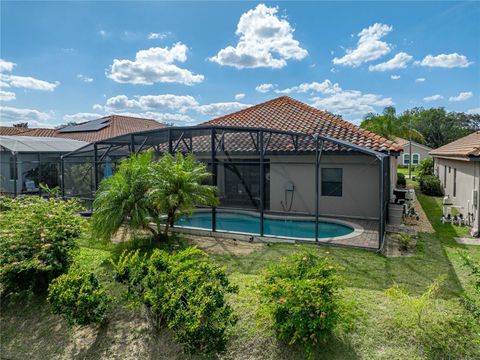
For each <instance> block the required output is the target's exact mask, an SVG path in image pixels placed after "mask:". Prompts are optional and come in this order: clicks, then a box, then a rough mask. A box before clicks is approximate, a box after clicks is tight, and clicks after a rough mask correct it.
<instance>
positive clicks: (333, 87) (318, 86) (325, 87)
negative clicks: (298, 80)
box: [275, 79, 342, 94]
mask: <svg viewBox="0 0 480 360" xmlns="http://www.w3.org/2000/svg"><path fill="white" fill-rule="evenodd" d="M309 91H315V92H320V93H322V94H335V93H337V92H339V91H342V88H341V87H340V86H339V85H338V84H337V83H335V84H334V83H332V82H331V81H330V80H328V79H327V80H324V81H323V82H321V83H319V82H316V81H314V82H311V83H303V84H300V85H297V86H293V87H291V88H287V89H283V90H275V92H276V93H277V94H290V93H306V92H309Z"/></svg>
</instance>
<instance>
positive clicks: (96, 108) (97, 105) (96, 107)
mask: <svg viewBox="0 0 480 360" xmlns="http://www.w3.org/2000/svg"><path fill="white" fill-rule="evenodd" d="M92 109H93V110H98V111H103V106H102V105H100V104H95V105H93V106H92Z"/></svg>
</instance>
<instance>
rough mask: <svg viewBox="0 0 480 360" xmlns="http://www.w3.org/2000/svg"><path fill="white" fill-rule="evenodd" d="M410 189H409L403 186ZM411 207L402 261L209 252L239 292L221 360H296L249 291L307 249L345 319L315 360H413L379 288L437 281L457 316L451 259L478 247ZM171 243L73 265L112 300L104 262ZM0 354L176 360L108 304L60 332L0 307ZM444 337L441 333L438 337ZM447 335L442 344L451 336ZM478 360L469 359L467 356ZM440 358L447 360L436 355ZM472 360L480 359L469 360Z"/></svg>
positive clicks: (297, 353)
mask: <svg viewBox="0 0 480 360" xmlns="http://www.w3.org/2000/svg"><path fill="white" fill-rule="evenodd" d="M412 185H415V183H413V182H412ZM418 200H419V202H420V203H421V204H422V206H423V208H424V210H425V212H426V213H427V215H428V217H429V219H430V221H431V223H432V226H433V227H434V230H435V233H433V234H426V233H421V234H419V239H418V242H417V246H418V247H417V251H416V253H415V255H414V256H412V257H400V258H386V257H384V256H382V255H380V254H376V253H373V252H368V251H362V250H353V249H344V248H335V247H327V246H315V245H288V244H273V245H270V246H264V247H261V248H260V249H258V250H256V251H254V252H253V253H251V254H249V255H242V256H239V255H233V254H210V256H211V257H212V258H213V259H214V260H215V261H217V262H218V263H220V264H221V265H223V266H225V268H226V270H227V272H228V274H229V277H230V279H231V281H232V282H233V283H235V284H237V285H238V286H239V293H238V294H233V295H231V296H230V297H229V299H228V300H229V302H230V303H231V304H232V306H233V307H234V308H235V310H236V312H237V314H238V315H239V321H238V323H237V325H236V326H235V327H234V329H233V330H232V336H231V341H230V343H229V346H228V349H227V352H226V353H225V354H223V355H222V356H221V358H225V359H303V358H304V356H305V354H304V352H303V350H302V349H301V348H298V347H294V346H293V347H292V346H287V345H285V344H281V343H278V342H277V341H276V339H275V336H274V334H272V333H271V331H270V330H269V328H268V322H266V321H265V319H263V318H259V316H258V312H259V304H260V301H259V299H258V297H257V293H256V291H255V286H256V283H258V282H259V281H260V279H261V273H262V271H263V270H264V269H265V268H266V267H267V266H268V265H269V264H271V263H273V262H276V261H278V260H279V259H280V258H282V257H284V256H287V255H290V254H292V253H294V252H300V251H312V252H315V253H319V254H322V255H324V256H328V257H330V258H332V259H333V260H334V261H335V262H337V263H338V264H339V265H340V266H341V267H342V268H343V270H342V277H343V278H344V283H345V286H344V289H343V290H342V295H343V298H344V299H345V300H344V301H345V303H346V304H348V309H349V310H348V311H349V312H348V313H349V314H354V315H355V316H353V317H352V318H353V319H354V320H352V321H350V322H348V323H342V324H341V325H340V326H339V327H338V329H337V330H336V331H335V334H334V335H333V336H332V338H331V339H330V340H329V341H328V342H327V343H326V344H324V345H323V346H322V347H321V348H320V349H319V350H318V352H317V354H316V357H317V358H319V359H320V358H321V359H422V358H426V357H427V356H426V354H425V353H424V349H423V348H422V347H421V346H420V345H419V342H418V341H419V340H418V339H417V338H416V337H415V336H414V335H412V334H414V333H413V332H404V333H402V332H399V330H398V328H397V327H396V325H395V324H396V321H397V320H398V316H399V315H398V311H399V310H398V306H397V304H396V303H395V302H394V301H393V300H392V299H391V298H389V297H388V296H387V295H386V293H385V290H386V289H388V288H389V287H391V286H392V285H394V284H401V285H402V286H404V287H406V288H407V289H408V291H409V292H410V293H411V294H414V295H419V294H421V293H423V292H424V291H425V289H426V288H427V287H428V285H430V284H431V282H432V281H433V280H434V279H436V278H437V277H438V276H440V275H445V276H446V281H445V283H444V285H443V287H442V291H441V293H440V299H439V300H438V303H437V306H439V307H440V308H442V309H444V311H445V314H450V313H455V311H457V310H458V308H459V302H458V297H459V296H460V295H461V294H462V293H463V291H464V289H468V287H469V286H470V285H469V278H468V274H467V271H466V269H465V268H464V267H463V266H462V265H461V259H460V257H459V251H467V252H468V253H469V254H470V255H471V256H472V257H473V258H475V259H477V260H479V261H480V247H474V246H464V245H459V244H457V243H456V242H455V241H454V240H453V237H455V236H465V235H467V230H466V228H460V227H456V226H453V225H452V224H441V222H440V217H441V211H442V210H441V198H434V197H428V196H424V195H421V194H419V195H418ZM152 245H153V246H159V247H162V248H165V249H172V248H173V247H174V245H180V246H189V244H188V242H187V241H185V240H183V239H174V240H173V241H172V242H171V243H167V244H150V243H148V241H147V242H146V241H145V240H135V241H134V242H132V243H129V244H121V245H113V244H110V243H108V244H105V243H98V242H96V241H93V240H91V239H84V240H82V243H81V249H80V251H79V253H78V255H77V257H76V262H77V263H78V264H79V265H80V266H83V267H86V268H89V269H92V270H93V271H96V272H97V273H98V274H99V275H101V278H102V281H105V282H109V284H110V286H109V288H111V290H112V291H114V292H119V291H120V290H119V289H118V287H115V285H114V283H113V282H112V281H111V273H110V265H109V262H108V259H109V258H115V257H116V256H118V254H119V253H120V252H121V251H122V250H123V249H125V248H127V249H128V248H131V247H143V248H144V249H150V248H151V246H152ZM1 315H2V318H1V321H2V328H1V330H0V331H1V338H2V356H3V357H5V358H8V359H24V358H30V359H46V358H48V359H63V358H73V357H75V358H85V359H98V358H102V359H116V358H122V359H138V358H155V359H157V358H169V359H186V358H188V357H185V356H184V355H182V353H181V349H180V348H179V347H178V345H175V344H174V341H173V340H172V337H171V334H169V333H168V332H162V333H161V334H157V335H155V336H153V334H152V333H151V332H150V330H149V328H148V326H147V324H146V322H145V320H144V317H143V316H142V315H141V314H140V313H139V312H138V311H134V310H132V309H130V308H128V307H126V305H125V304H124V303H123V302H121V301H120V302H118V303H116V304H115V305H114V308H113V309H112V310H111V313H110V316H109V319H110V320H109V322H108V323H107V324H105V325H103V326H101V327H87V328H68V327H67V326H66V324H65V322H64V321H63V320H62V319H61V318H59V317H58V316H54V315H51V314H50V313H49V310H48V305H47V304H45V301H44V300H43V299H34V300H32V301H29V302H26V303H22V304H17V305H13V306H7V307H5V306H4V307H3V308H2V314H1ZM447 335H449V334H447ZM454 336H455V334H452V335H451V337H454ZM477 354H478V352H477ZM445 356H447V355H446V354H445ZM478 356H480V354H478Z"/></svg>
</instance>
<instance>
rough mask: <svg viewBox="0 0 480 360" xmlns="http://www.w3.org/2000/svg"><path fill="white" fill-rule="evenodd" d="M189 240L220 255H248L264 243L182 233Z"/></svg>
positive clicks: (209, 251)
mask: <svg viewBox="0 0 480 360" xmlns="http://www.w3.org/2000/svg"><path fill="white" fill-rule="evenodd" d="M182 237H184V238H186V239H188V240H189V242H191V243H192V245H195V246H197V247H198V248H199V249H201V250H203V251H205V252H207V253H212V254H221V255H236V256H238V255H249V254H251V253H253V252H254V251H255V250H258V249H261V248H262V247H263V246H264V244H261V243H249V242H245V241H238V240H232V239H221V238H212V237H207V236H196V235H182Z"/></svg>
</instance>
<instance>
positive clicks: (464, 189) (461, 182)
mask: <svg viewBox="0 0 480 360" xmlns="http://www.w3.org/2000/svg"><path fill="white" fill-rule="evenodd" d="M434 169H435V174H436V175H437V176H438V177H439V178H440V182H441V183H442V186H443V188H444V192H445V195H449V196H450V199H451V201H452V203H453V204H454V205H456V206H463V210H460V212H462V213H463V215H464V216H465V217H466V216H467V214H468V213H469V212H470V213H472V214H474V215H473V216H474V224H473V227H474V228H476V229H478V225H479V216H478V212H479V205H480V204H479V200H480V198H479V192H478V190H479V175H480V163H479V162H475V161H465V160H456V159H444V158H437V157H436V158H435V165H434ZM455 169H456V170H457V178H456V194H455V195H456V196H454V194H453V190H454V189H453V188H454V173H455ZM473 190H477V201H476V206H474V193H473Z"/></svg>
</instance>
